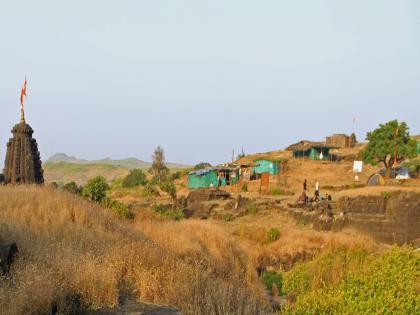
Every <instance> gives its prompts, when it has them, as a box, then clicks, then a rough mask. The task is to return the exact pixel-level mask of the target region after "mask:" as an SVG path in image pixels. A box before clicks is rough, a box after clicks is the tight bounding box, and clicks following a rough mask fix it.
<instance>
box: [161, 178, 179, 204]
mask: <svg viewBox="0 0 420 315" xmlns="http://www.w3.org/2000/svg"><path fill="white" fill-rule="evenodd" d="M159 187H160V189H162V190H163V191H164V192H166V193H167V194H168V195H169V196H170V197H171V198H172V200H176V187H175V184H174V183H173V182H172V181H169V180H166V181H163V182H161V183H160V185H159Z"/></svg>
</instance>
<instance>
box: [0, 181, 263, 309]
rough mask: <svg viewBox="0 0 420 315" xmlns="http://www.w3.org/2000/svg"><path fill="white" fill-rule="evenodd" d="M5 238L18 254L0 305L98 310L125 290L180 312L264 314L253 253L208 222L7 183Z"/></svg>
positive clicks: (0, 228)
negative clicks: (142, 216) (139, 217)
mask: <svg viewBox="0 0 420 315" xmlns="http://www.w3.org/2000/svg"><path fill="white" fill-rule="evenodd" d="M0 238H2V239H7V240H15V241H16V242H17V244H18V247H19V251H20V253H19V257H18V259H17V261H16V262H15V263H14V265H13V268H12V270H11V272H10V274H9V275H7V276H5V277H2V278H1V279H0V310H1V311H2V313H6V314H42V313H47V312H48V311H49V310H50V308H51V305H52V304H53V303H54V302H55V303H58V304H59V305H60V306H61V307H62V309H65V307H69V305H67V304H69V300H70V299H69V297H71V296H80V297H81V300H82V303H83V304H84V305H86V306H88V307H91V308H99V307H102V306H113V305H115V304H116V303H117V301H118V296H119V294H130V295H134V296H136V297H138V298H140V299H142V300H144V301H149V302H155V303H163V304H170V305H174V306H176V307H178V308H179V309H180V310H181V311H182V313H183V314H266V313H267V301H266V296H265V292H264V289H263V287H262V285H261V284H260V282H259V280H258V278H257V276H256V273H255V271H254V268H253V265H252V263H251V261H250V259H248V256H247V255H246V254H245V252H244V251H243V250H242V249H241V247H240V246H239V245H237V244H236V243H235V242H234V239H233V238H232V236H231V235H230V234H229V233H227V232H225V231H224V230H223V229H222V228H218V227H215V226H212V225H211V223H208V222H198V221H185V222H180V223H174V222H171V223H165V222H159V221H134V222H133V223H129V222H122V221H119V220H117V219H116V217H115V216H114V215H113V214H112V213H110V212H109V211H107V210H104V209H102V208H100V207H99V206H97V205H95V204H92V203H89V202H86V201H84V200H81V199H80V198H79V197H77V196H74V195H70V194H67V193H62V192H57V191H54V190H51V189H48V188H42V187H24V186H20V187H11V186H8V187H0Z"/></svg>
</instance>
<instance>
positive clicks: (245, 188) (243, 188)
mask: <svg viewBox="0 0 420 315" xmlns="http://www.w3.org/2000/svg"><path fill="white" fill-rule="evenodd" d="M242 191H243V192H248V184H247V183H244V184H243V185H242Z"/></svg>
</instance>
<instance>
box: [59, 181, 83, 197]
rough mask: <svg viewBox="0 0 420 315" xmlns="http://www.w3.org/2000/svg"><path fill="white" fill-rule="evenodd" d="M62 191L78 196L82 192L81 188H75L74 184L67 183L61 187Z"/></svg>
mask: <svg viewBox="0 0 420 315" xmlns="http://www.w3.org/2000/svg"><path fill="white" fill-rule="evenodd" d="M63 190H64V191H67V192H69V193H72V194H76V195H80V194H81V193H82V191H83V187H82V186H77V184H76V183H75V182H68V183H67V184H65V185H64V186H63Z"/></svg>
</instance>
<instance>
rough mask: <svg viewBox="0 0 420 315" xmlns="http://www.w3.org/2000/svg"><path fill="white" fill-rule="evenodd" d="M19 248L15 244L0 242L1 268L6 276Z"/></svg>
mask: <svg viewBox="0 0 420 315" xmlns="http://www.w3.org/2000/svg"><path fill="white" fill-rule="evenodd" d="M17 252H18V248H17V245H16V243H15V242H0V267H1V269H2V272H3V274H6V273H7V272H8V271H9V269H10V265H11V264H12V262H13V260H14V258H15V256H16V254H17Z"/></svg>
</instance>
